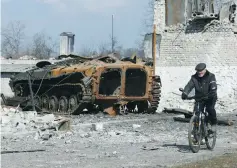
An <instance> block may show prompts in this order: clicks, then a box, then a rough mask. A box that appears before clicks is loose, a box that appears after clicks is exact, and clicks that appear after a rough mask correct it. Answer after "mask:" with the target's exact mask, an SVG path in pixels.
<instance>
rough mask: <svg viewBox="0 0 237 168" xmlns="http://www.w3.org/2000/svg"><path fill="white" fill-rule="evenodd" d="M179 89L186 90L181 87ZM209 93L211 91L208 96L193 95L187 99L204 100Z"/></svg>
mask: <svg viewBox="0 0 237 168" xmlns="http://www.w3.org/2000/svg"><path fill="white" fill-rule="evenodd" d="M179 91H181V92H182V93H183V92H184V90H183V88H179ZM208 95H209V93H208V94H207V95H206V96H201V97H200V96H191V97H187V98H186V99H187V100H192V99H195V100H196V101H202V100H205V99H207V96H208Z"/></svg>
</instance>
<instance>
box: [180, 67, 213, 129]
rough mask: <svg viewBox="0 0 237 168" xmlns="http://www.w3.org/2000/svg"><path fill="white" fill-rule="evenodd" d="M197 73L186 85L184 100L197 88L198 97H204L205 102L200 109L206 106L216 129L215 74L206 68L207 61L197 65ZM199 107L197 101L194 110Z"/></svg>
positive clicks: (196, 94)
mask: <svg viewBox="0 0 237 168" xmlns="http://www.w3.org/2000/svg"><path fill="white" fill-rule="evenodd" d="M195 70H196V73H195V74H194V75H192V76H191V79H190V80H189V82H188V83H187V85H186V86H185V87H184V91H183V93H182V96H181V98H182V99H183V100H185V99H187V97H188V94H189V93H190V92H191V90H192V89H193V88H195V96H196V97H204V100H203V103H202V104H201V106H200V109H204V107H206V111H207V112H208V116H209V117H208V120H209V121H210V123H211V125H212V128H211V130H212V131H213V132H214V131H216V124H217V117H216V110H215V104H216V101H217V84H216V78H215V75H214V74H213V73H211V72H209V71H208V70H207V69H206V64H205V63H199V64H197V65H196V67H195ZM196 108H197V103H195V106H194V110H195V109H196Z"/></svg>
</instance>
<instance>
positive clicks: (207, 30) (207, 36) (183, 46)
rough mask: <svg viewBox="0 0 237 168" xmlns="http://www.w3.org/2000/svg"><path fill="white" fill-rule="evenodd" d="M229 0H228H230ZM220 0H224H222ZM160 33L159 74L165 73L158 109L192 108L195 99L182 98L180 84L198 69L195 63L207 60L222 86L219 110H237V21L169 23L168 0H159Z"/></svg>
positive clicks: (162, 77)
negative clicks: (167, 17)
mask: <svg viewBox="0 0 237 168" xmlns="http://www.w3.org/2000/svg"><path fill="white" fill-rule="evenodd" d="M226 1H228V0H225V1H224V2H226ZM218 2H220V1H218ZM157 10H159V11H161V12H160V13H158V14H157V16H159V17H158V18H157V19H156V23H157V26H158V30H159V31H158V33H160V34H161V35H162V40H161V43H160V56H159V58H157V62H156V63H157V67H156V74H157V75H160V76H161V80H162V84H163V87H162V96H161V102H160V106H159V108H158V112H161V111H162V109H163V108H164V107H168V108H169V107H173V108H184V109H189V110H192V108H193V102H190V101H182V100H181V98H180V96H177V95H175V94H174V93H176V94H180V92H179V90H178V89H179V87H184V86H185V84H186V83H187V82H188V80H189V79H190V77H191V75H192V74H193V73H194V66H195V65H196V64H197V63H199V62H205V63H206V64H207V66H208V70H210V71H211V72H213V73H215V75H216V78H217V82H218V84H219V86H218V97H219V99H218V102H217V106H216V109H217V112H218V113H224V112H233V111H234V110H235V111H236V110H237V108H236V107H237V34H235V33H234V30H235V29H237V27H234V25H232V24H229V23H225V22H222V23H221V22H219V21H213V22H211V23H209V24H207V23H205V21H198V22H192V23H191V24H190V25H182V24H179V25H175V26H170V27H165V0H158V1H157Z"/></svg>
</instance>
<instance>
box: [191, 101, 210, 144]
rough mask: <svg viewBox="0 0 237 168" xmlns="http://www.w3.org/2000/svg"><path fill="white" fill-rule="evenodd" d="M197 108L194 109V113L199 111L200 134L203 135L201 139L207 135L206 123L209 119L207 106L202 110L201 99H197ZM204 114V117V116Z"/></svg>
mask: <svg viewBox="0 0 237 168" xmlns="http://www.w3.org/2000/svg"><path fill="white" fill-rule="evenodd" d="M196 103H197V109H196V110H195V111H194V113H193V115H196V114H197V113H199V115H198V116H197V115H196V116H197V117H198V133H199V135H201V136H202V137H201V139H202V138H203V137H206V135H207V129H206V124H205V122H206V121H205V120H206V119H207V113H206V107H204V109H203V110H200V101H197V102H196ZM203 116H204V117H203Z"/></svg>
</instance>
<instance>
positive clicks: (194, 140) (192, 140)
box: [188, 115, 202, 153]
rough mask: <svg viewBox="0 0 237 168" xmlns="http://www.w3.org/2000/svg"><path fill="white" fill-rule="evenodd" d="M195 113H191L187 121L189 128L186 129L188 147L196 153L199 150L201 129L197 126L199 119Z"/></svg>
mask: <svg viewBox="0 0 237 168" xmlns="http://www.w3.org/2000/svg"><path fill="white" fill-rule="evenodd" d="M198 120H199V119H198V117H197V116H196V115H193V116H192V118H191V119H190V122H189V129H188V142H189V147H190V149H191V150H192V152H193V153H197V152H198V151H199V150H200V144H201V139H202V136H201V129H198V128H199V121H198Z"/></svg>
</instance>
